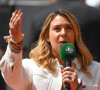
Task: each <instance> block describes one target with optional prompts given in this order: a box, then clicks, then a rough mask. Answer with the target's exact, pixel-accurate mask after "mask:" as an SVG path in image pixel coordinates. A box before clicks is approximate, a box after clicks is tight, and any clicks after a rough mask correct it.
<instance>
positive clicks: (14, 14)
mask: <svg viewBox="0 0 100 90" xmlns="http://www.w3.org/2000/svg"><path fill="white" fill-rule="evenodd" d="M17 13H18V10H16V11H15V12H13V13H12V17H11V19H10V22H11V23H12V21H13V19H14V18H15V16H16V14H17Z"/></svg>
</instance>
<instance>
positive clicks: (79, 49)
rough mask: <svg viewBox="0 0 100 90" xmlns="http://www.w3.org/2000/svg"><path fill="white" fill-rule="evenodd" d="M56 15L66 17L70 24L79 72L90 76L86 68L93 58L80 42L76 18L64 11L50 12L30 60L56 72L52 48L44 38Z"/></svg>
mask: <svg viewBox="0 0 100 90" xmlns="http://www.w3.org/2000/svg"><path fill="white" fill-rule="evenodd" d="M57 15H60V16H63V17H66V18H67V19H68V20H69V21H70V23H71V24H72V26H73V30H74V34H75V48H76V57H77V58H78V60H79V63H80V65H81V69H80V71H82V72H83V73H85V74H86V75H87V76H90V75H91V74H90V72H89V71H88V69H87V67H88V66H89V65H90V64H91V62H92V60H93V57H92V55H91V53H90V52H89V50H88V48H87V47H86V46H85V44H84V43H83V41H82V38H81V32H80V27H79V24H78V21H77V19H76V17H75V16H74V15H73V14H72V13H70V12H68V11H66V10H64V9H59V10H57V11H55V12H52V13H51V14H50V15H49V16H48V17H47V19H46V20H45V22H44V25H43V28H42V31H41V33H40V37H39V40H38V41H37V43H36V45H35V47H34V48H33V49H32V50H31V52H30V55H29V56H30V58H31V59H33V60H34V61H35V62H36V63H37V65H38V66H39V67H41V68H46V69H49V70H50V71H51V72H52V73H54V74H55V73H56V72H57V70H56V68H55V67H54V63H55V57H54V56H53V54H52V51H51V48H52V47H51V46H50V44H49V43H48V42H47V40H46V37H47V36H48V35H49V28H50V23H51V21H52V20H53V19H54V18H55V17H56V16H57Z"/></svg>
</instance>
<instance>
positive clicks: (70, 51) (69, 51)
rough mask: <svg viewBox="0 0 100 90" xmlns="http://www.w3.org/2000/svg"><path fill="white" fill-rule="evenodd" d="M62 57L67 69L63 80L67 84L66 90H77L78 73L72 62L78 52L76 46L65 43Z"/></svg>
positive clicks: (61, 53)
mask: <svg viewBox="0 0 100 90" xmlns="http://www.w3.org/2000/svg"><path fill="white" fill-rule="evenodd" d="M60 57H61V59H62V60H63V61H64V64H65V68H64V70H63V74H62V78H63V83H64V84H65V90H70V89H71V90H76V89H75V88H77V86H78V80H77V73H76V72H75V71H74V69H73V68H72V67H71V66H72V60H74V58H75V57H76V50H75V47H74V45H72V44H70V43H65V44H64V45H62V46H61V48H60Z"/></svg>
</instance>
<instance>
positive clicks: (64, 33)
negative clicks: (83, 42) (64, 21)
mask: <svg viewBox="0 0 100 90" xmlns="http://www.w3.org/2000/svg"><path fill="white" fill-rule="evenodd" d="M61 36H63V37H66V30H65V29H64V28H62V29H61Z"/></svg>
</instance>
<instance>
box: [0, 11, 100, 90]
mask: <svg viewBox="0 0 100 90" xmlns="http://www.w3.org/2000/svg"><path fill="white" fill-rule="evenodd" d="M22 16H23V14H22V13H21V10H20V11H17V10H16V11H15V12H14V13H13V15H12V18H11V20H10V23H9V27H10V37H9V38H7V41H8V46H7V50H6V53H5V55H4V56H3V58H2V60H1V62H0V67H1V71H2V75H3V78H4V80H5V81H6V83H7V84H8V85H9V86H10V87H11V88H13V89H14V90H65V87H64V84H65V83H66V82H67V83H69V84H70V90H78V89H79V88H84V89H85V90H94V89H95V90H98V89H99V87H100V70H99V68H100V64H99V63H97V62H95V61H92V60H93V58H92V56H91V54H90V52H89V51H88V49H87V48H86V46H85V45H84V43H83V42H82V39H81V33H80V28H79V24H78V22H77V20H76V18H75V17H74V16H73V15H72V14H71V13H69V12H67V11H66V10H62V9H61V10H58V11H55V12H53V13H51V14H50V15H49V16H48V17H47V19H46V21H45V22H44V25H43V28H42V31H41V34H40V37H39V40H38V42H37V44H36V46H35V47H34V48H33V49H32V50H31V52H30V59H24V60H22V39H23V35H22V32H21V24H22ZM64 43H71V44H73V45H75V48H76V58H75V60H74V61H73V62H72V67H65V68H62V70H61V66H63V65H64V62H63V61H62V60H61V58H60V55H59V50H60V47H61V46H62V45H63V44H64ZM95 73H96V74H95ZM80 83H81V86H80ZM78 84H79V85H78Z"/></svg>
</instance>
